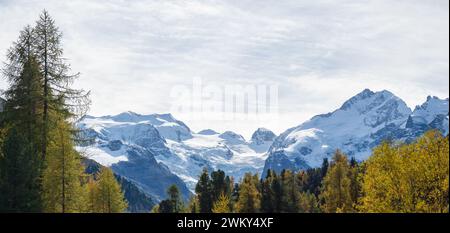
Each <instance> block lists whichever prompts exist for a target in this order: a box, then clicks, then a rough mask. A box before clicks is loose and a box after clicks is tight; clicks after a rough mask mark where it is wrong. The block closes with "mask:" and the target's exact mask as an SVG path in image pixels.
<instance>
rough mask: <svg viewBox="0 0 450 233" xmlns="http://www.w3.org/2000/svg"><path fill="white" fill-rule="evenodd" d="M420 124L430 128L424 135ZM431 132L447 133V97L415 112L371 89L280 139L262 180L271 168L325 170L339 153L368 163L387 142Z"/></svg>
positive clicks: (273, 146)
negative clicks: (374, 150) (326, 160)
mask: <svg viewBox="0 0 450 233" xmlns="http://www.w3.org/2000/svg"><path fill="white" fill-rule="evenodd" d="M416 122H419V123H420V124H424V125H426V127H423V126H422V127H421V129H422V130H420V132H419V130H417V127H416V125H417V123H416ZM432 123H433V124H432ZM431 128H438V129H441V131H443V132H444V133H446V134H447V133H448V99H446V100H440V99H438V98H436V97H433V98H431V97H429V98H428V100H427V102H426V103H425V104H423V105H421V106H418V107H417V108H416V109H415V110H414V112H411V110H410V109H409V108H408V106H407V105H406V104H405V102H404V101H403V100H401V99H400V98H398V97H396V96H395V95H393V94H392V93H391V92H389V91H380V92H372V91H370V90H368V89H366V90H364V91H362V92H361V93H359V94H357V95H356V96H354V97H352V98H351V99H349V100H348V101H346V102H345V103H344V104H343V105H342V107H341V108H339V109H337V110H335V111H334V112H331V113H328V114H324V115H318V116H315V117H313V118H311V119H310V120H309V121H307V122H305V123H303V124H301V125H299V126H297V127H294V128H291V129H288V130H287V131H285V132H284V133H282V134H281V135H280V136H279V137H277V138H276V139H275V141H274V143H273V145H272V146H271V148H270V149H269V152H268V154H269V156H268V159H267V160H266V163H265V168H264V173H263V176H264V175H265V172H266V171H267V170H268V169H272V170H275V171H277V172H279V171H281V170H282V169H292V170H299V169H306V168H309V167H317V166H320V164H321V163H322V161H323V159H324V158H330V157H331V156H332V154H333V153H334V151H335V150H336V149H340V150H342V151H344V152H345V153H346V154H347V155H349V156H351V157H354V158H355V159H357V160H364V159H366V158H367V157H368V156H369V155H370V154H371V149H372V148H373V147H374V146H376V145H378V144H379V143H381V142H382V141H383V140H386V139H393V140H403V141H410V140H413V139H414V138H416V137H417V136H419V135H421V134H422V133H423V132H424V131H425V130H427V129H431Z"/></svg>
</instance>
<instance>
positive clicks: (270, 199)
mask: <svg viewBox="0 0 450 233" xmlns="http://www.w3.org/2000/svg"><path fill="white" fill-rule="evenodd" d="M274 179H276V174H275V173H274V172H273V171H272V170H270V169H269V170H267V175H266V178H265V179H264V180H261V212H263V213H274V212H275V205H276V198H277V197H276V196H275V192H274V190H273V182H274Z"/></svg>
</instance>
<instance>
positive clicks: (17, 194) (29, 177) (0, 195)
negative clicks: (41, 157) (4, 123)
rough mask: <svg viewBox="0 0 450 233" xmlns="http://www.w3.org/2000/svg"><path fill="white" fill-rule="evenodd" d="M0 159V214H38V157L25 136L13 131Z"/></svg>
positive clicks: (4, 145)
mask: <svg viewBox="0 0 450 233" xmlns="http://www.w3.org/2000/svg"><path fill="white" fill-rule="evenodd" d="M2 154H3V155H5V157H3V158H1V159H0V177H1V180H2V182H1V183H0V212H39V211H40V208H41V207H40V192H39V186H38V185H39V180H38V178H39V169H38V167H39V166H38V165H37V163H38V158H36V157H35V156H34V154H33V153H32V147H31V146H30V144H29V142H28V141H27V140H26V139H25V138H24V136H23V134H21V133H20V132H17V129H15V128H12V129H10V130H9V132H8V136H7V137H6V139H5V141H4V142H3V146H2Z"/></svg>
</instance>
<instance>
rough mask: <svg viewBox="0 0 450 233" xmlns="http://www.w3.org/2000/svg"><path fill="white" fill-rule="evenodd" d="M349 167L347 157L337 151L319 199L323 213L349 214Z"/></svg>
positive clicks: (350, 204) (350, 209)
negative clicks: (322, 202)
mask: <svg viewBox="0 0 450 233" xmlns="http://www.w3.org/2000/svg"><path fill="white" fill-rule="evenodd" d="M350 183H351V181H350V178H349V165H348V161H347V157H346V156H345V155H344V154H343V153H342V152H340V151H339V150H337V151H336V153H335V154H334V156H333V162H332V164H331V166H330V168H329V169H328V172H327V175H326V176H325V178H324V180H323V190H322V193H321V197H322V198H323V201H324V204H323V205H322V208H323V210H324V211H325V212H331V213H335V212H351V211H353V209H352V199H351V194H350Z"/></svg>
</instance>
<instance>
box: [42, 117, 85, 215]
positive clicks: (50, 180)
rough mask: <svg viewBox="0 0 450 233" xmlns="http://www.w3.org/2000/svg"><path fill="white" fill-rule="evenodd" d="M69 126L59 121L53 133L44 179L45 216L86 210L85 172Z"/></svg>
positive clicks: (46, 159)
mask: <svg viewBox="0 0 450 233" xmlns="http://www.w3.org/2000/svg"><path fill="white" fill-rule="evenodd" d="M69 127H70V125H69V124H68V123H66V122H65V121H59V122H58V123H57V125H56V126H54V128H53V129H52V130H51V131H50V137H49V138H51V140H50V141H49V146H48V154H47V157H46V158H45V170H44V173H43V179H42V188H43V191H42V193H43V195H42V199H43V204H44V211H45V212H59V213H72V212H83V211H84V210H85V203H86V200H85V197H86V193H85V190H86V189H84V188H83V187H82V181H83V176H84V169H83V166H82V165H81V156H80V154H79V153H78V152H77V151H76V150H75V149H74V145H73V142H72V140H71V135H70V128H69Z"/></svg>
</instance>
